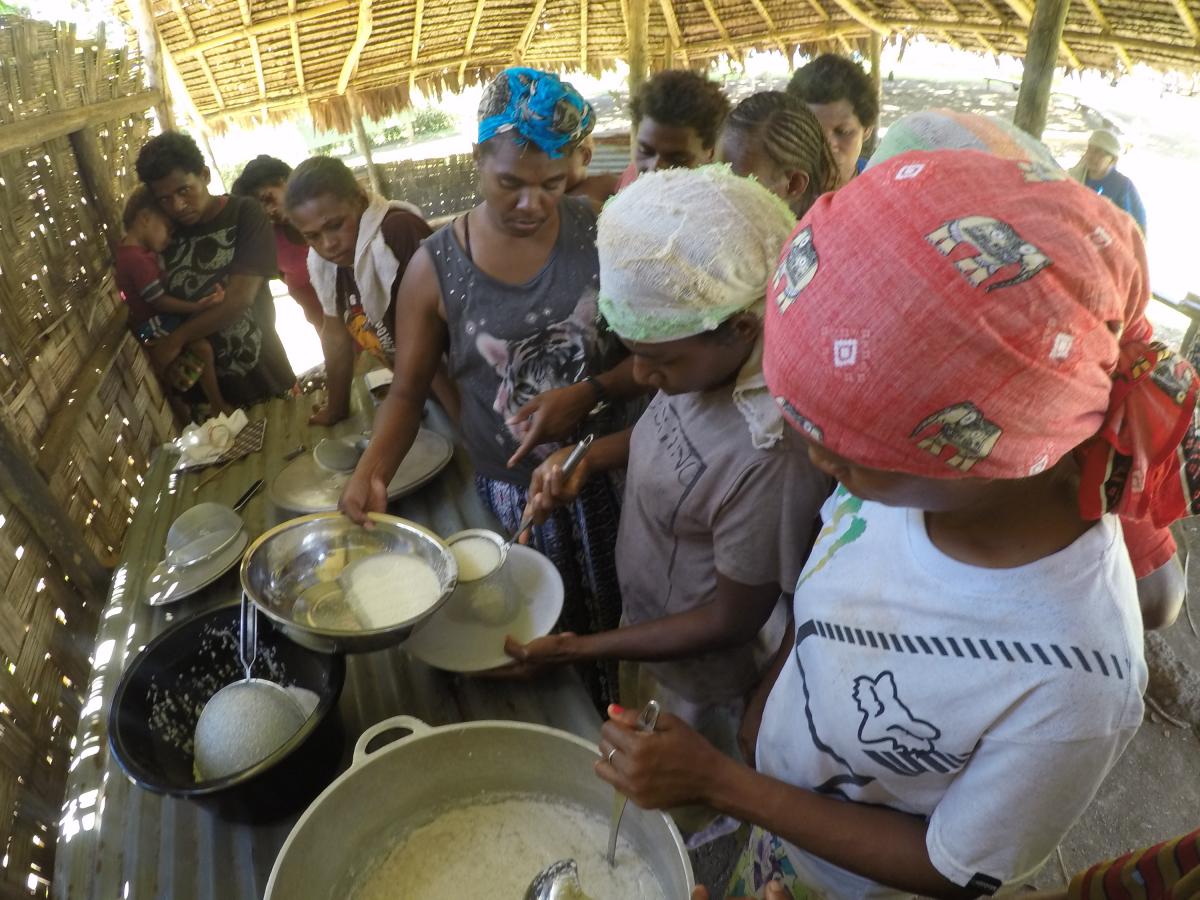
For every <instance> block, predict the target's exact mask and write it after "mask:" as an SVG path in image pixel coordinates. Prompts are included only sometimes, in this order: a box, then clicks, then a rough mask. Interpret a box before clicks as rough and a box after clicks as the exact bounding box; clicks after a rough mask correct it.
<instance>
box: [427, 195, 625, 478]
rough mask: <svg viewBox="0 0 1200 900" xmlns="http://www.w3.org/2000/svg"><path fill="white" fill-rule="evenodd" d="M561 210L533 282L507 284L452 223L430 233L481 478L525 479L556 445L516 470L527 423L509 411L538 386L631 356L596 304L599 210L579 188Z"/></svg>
mask: <svg viewBox="0 0 1200 900" xmlns="http://www.w3.org/2000/svg"><path fill="white" fill-rule="evenodd" d="M558 215H559V223H560V224H559V231H558V240H557V242H556V243H555V245H554V249H553V250H551V252H550V256H549V258H548V259H547V260H546V264H545V265H544V266H543V267H542V269H541V271H540V272H538V273H537V274H536V275H535V276H534V277H533V278H532V279H530V280H529V281H528V282H526V283H525V284H520V285H512V284H506V283H504V282H502V281H498V280H497V279H495V278H493V277H492V276H490V275H488V274H487V273H486V272H484V271H483V270H482V269H480V268H478V267H477V266H476V265H475V264H474V263H473V262H472V261H471V260H470V259H468V258H467V254H466V252H465V251H464V249H463V247H462V246H461V244H459V241H458V238H457V237H456V236H455V234H454V223H453V222H451V223H449V224H447V225H445V226H443V227H442V228H441V229H439V230H438V231H437V232H436V233H435V234H434V235H433V236H432V237H430V238H429V239H428V240H427V241H426V242H425V246H426V247H427V248H428V250H429V253H430V255H431V257H432V259H433V265H434V268H435V269H436V270H437V277H438V285H439V287H440V288H441V292H442V303H443V305H444V306H445V308H446V321H447V324H448V328H449V333H450V357H449V363H450V377H451V378H452V379H453V380H454V381H455V383H456V384H457V385H458V389H459V392H460V393H461V395H462V422H461V426H462V432H463V438H464V440H465V443H466V447H467V452H468V453H469V454H470V456H471V461H472V463H474V465H475V469H476V471H477V472H478V473H479V474H480V475H482V476H483V477H485V478H490V479H493V480H498V481H507V482H509V483H512V484H517V485H520V486H522V487H526V486H528V484H529V480H530V476H531V475H532V474H533V470H534V469H535V468H536V467H537V465H538V464H539V463H540V462H541V461H542V460H543V459H545V458H546V456H548V455H549V454H550V453H551V452H553V451H554V449H556V447H557V445H555V444H544V445H542V446H541V447H538V448H535V449H534V451H533V452H531V453H530V454H529V455H528V456H526V457H525V459H523V460H522V461H521V463H520V464H518V465H517V466H516V467H514V468H512V469H510V468H508V466H507V462H508V458H509V457H510V456H511V455H512V454H513V452H515V451H516V449H517V446H518V444H519V443H520V440H521V436H522V435H523V433H524V429H523V428H522V426H520V425H518V426H515V427H510V426H508V425H506V424H505V420H506V419H508V418H509V417H510V416H512V415H513V414H514V413H515V412H516V411H517V410H518V409H520V408H521V407H522V406H523V405H525V403H527V402H528V401H530V400H532V399H533V398H534V397H536V396H537V395H538V394H540V393H543V392H545V391H548V390H550V389H552V388H558V387H564V386H566V385H570V384H574V383H576V382H577V381H579V380H581V379H582V378H584V377H585V376H587V375H595V374H599V373H601V372H605V371H607V370H608V369H610V368H612V367H613V365H615V364H616V363H617V362H619V361H620V360H621V358H622V357H623V356H624V355H625V351H624V348H623V347H622V346H621V344H620V342H619V341H618V340H617V339H616V337H615V335H613V333H612V332H611V331H609V329H608V327H607V325H606V324H605V323H604V321H603V319H602V318H601V317H600V312H599V307H598V304H597V294H598V290H599V285H600V264H599V260H598V258H597V255H596V215H595V213H594V212H593V211H592V208H591V205H590V204H589V203H588V202H587V201H586V200H582V199H579V198H576V197H563V198H562V200H560V201H559V205H558ZM598 425H599V423H592V424H589V426H588V427H589V428H590V429H595V428H596V427H597V426H598ZM602 433H603V429H602Z"/></svg>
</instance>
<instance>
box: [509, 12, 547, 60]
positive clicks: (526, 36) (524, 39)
mask: <svg viewBox="0 0 1200 900" xmlns="http://www.w3.org/2000/svg"><path fill="white" fill-rule="evenodd" d="M545 11H546V0H536V2H534V4H533V12H531V13H530V14H529V21H528V22H526V23H525V29H524V30H523V31H522V32H521V39H520V40H519V41H517V46H516V47H515V48H514V49H513V57H514V58H515V59H516V60H517V62H520V61H521V60H523V59H524V58H525V53H526V51H527V50H529V45H530V43H531V42H532V41H533V33H534V32H535V31H537V26H538V22H540V21H541V20H542V13H544V12H545Z"/></svg>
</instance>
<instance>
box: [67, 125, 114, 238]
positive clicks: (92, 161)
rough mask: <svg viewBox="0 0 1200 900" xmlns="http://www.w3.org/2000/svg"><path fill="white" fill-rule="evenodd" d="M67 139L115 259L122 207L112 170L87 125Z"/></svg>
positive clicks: (94, 135)
mask: <svg viewBox="0 0 1200 900" xmlns="http://www.w3.org/2000/svg"><path fill="white" fill-rule="evenodd" d="M70 139H71V149H72V150H73V151H74V152H75V162H76V164H77V165H78V166H79V177H80V179H81V180H82V181H83V186H84V187H85V188H86V189H87V191H88V193H89V194H91V195H92V201H93V202H94V203H95V206H96V213H97V215H98V216H99V217H100V223H101V225H103V227H104V237H105V239H106V240H107V241H108V249H109V250H110V251H112V254H113V255H114V256H116V253H117V244H119V243H120V241H121V207H120V205H119V204H118V203H117V195H116V193H115V192H114V191H113V185H112V169H111V167H110V166H109V163H108V162H107V161H106V160H105V159H104V155H103V154H102V153H101V152H100V141H99V140H97V138H96V133H95V132H94V131H92V129H91V127H90V126H89V127H84V128H81V129H79V130H78V131H72V132H71V134H70Z"/></svg>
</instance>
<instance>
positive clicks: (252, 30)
mask: <svg viewBox="0 0 1200 900" xmlns="http://www.w3.org/2000/svg"><path fill="white" fill-rule="evenodd" d="M356 5H357V4H356V3H355V0H333V2H331V3H322V4H321V5H320V6H312V7H309V8H308V9H304V10H301V11H300V12H297V13H288V14H286V15H280V16H271V17H270V18H266V19H260V20H259V21H257V22H255V23H254V24H252V25H250V26H249V27H242V28H234V29H231V30H230V31H226V32H223V33H221V34H218V35H215V36H213V37H210V38H205V39H204V40H202V41H198V42H196V43H194V44H190V45H188V46H187V47H182V48H180V50H179V52H180V53H181V54H185V53H190V54H193V55H195V54H200V53H205V52H207V51H209V50H215V49H216V48H217V47H224V46H225V45H226V44H233V43H236V42H238V41H241V40H245V39H246V38H248V37H250V36H251V35H254V36H255V37H258V36H260V35H264V34H267V33H269V32H272V31H275V30H277V29H279V28H284V27H286V26H288V25H292V24H296V25H299V24H300V23H302V22H308V21H311V20H312V19H318V18H320V17H321V16H327V15H329V14H330V13H335V12H341V11H342V10H346V9H353V8H354V7H355V6H356Z"/></svg>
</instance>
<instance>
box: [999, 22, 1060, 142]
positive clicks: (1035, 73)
mask: <svg viewBox="0 0 1200 900" xmlns="http://www.w3.org/2000/svg"><path fill="white" fill-rule="evenodd" d="M1070 6H1071V0H1038V2H1037V6H1035V7H1034V10H1033V18H1032V19H1031V20H1030V23H1029V40H1028V42H1027V43H1026V45H1025V72H1024V74H1023V75H1022V76H1021V89H1020V92H1019V93H1018V94H1017V111H1016V113H1014V115H1013V124H1015V125H1016V126H1017V127H1018V128H1020V129H1022V130H1023V131H1026V132H1028V133H1029V134H1031V135H1033V136H1034V137H1035V138H1039V139H1040V138H1041V136H1042V131H1043V130H1044V129H1045V127H1046V110H1047V109H1048V108H1049V106H1050V85H1051V83H1052V82H1053V81H1054V66H1055V64H1056V62H1057V61H1058V47H1059V44H1060V43H1061V42H1062V39H1063V29H1064V28H1065V27H1066V24H1067V10H1068V9H1069V8H1070Z"/></svg>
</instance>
